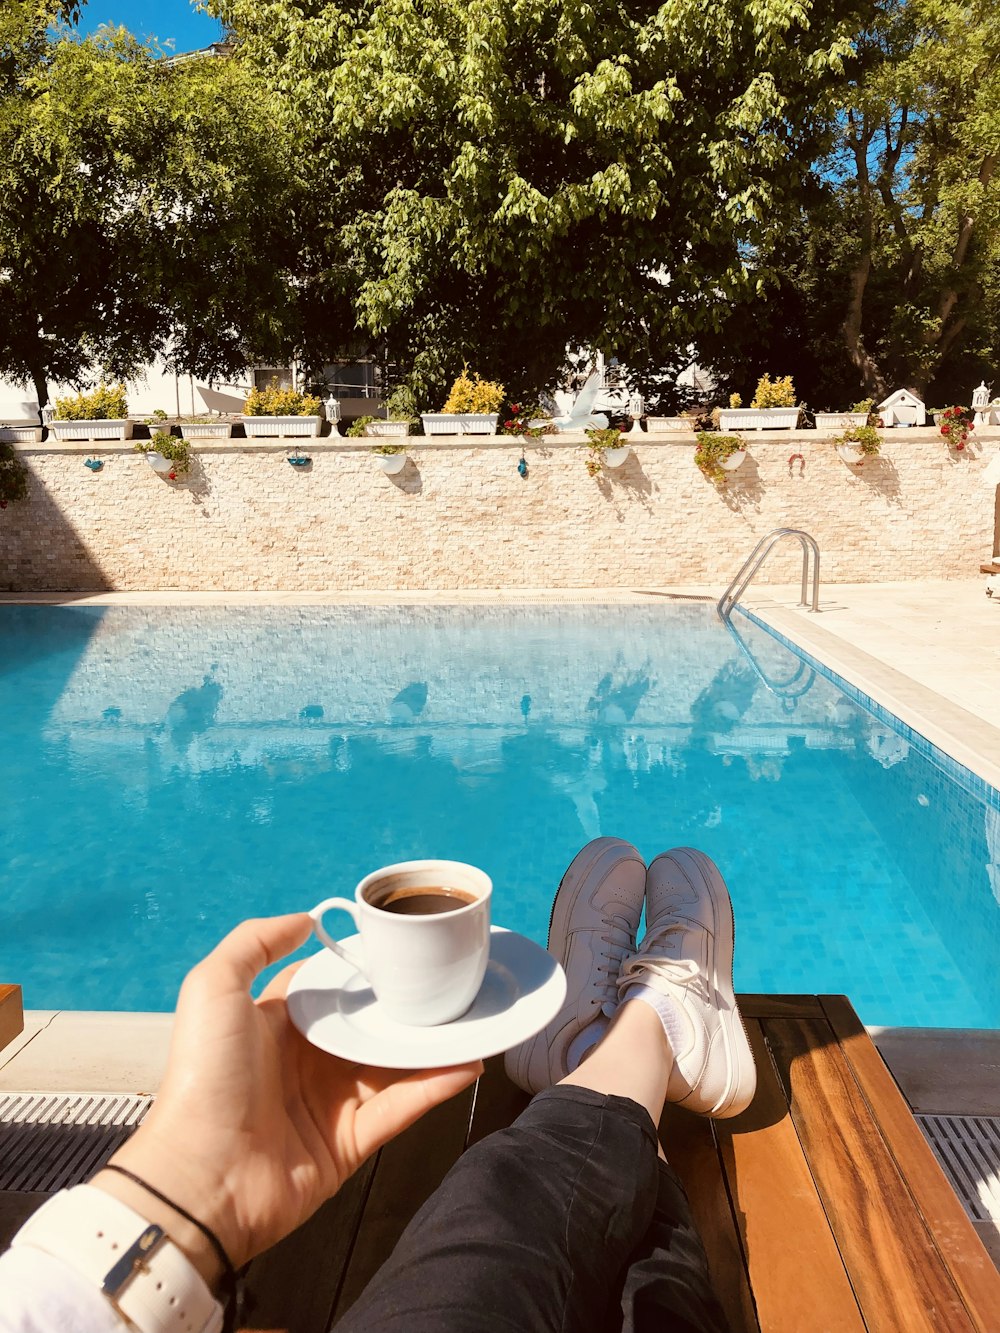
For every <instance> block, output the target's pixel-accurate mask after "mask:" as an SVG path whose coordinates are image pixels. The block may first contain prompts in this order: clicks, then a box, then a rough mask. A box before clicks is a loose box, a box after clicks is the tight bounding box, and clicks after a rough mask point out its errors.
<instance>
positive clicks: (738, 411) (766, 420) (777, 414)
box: [719, 407, 799, 431]
mask: <svg viewBox="0 0 1000 1333" xmlns="http://www.w3.org/2000/svg"><path fill="white" fill-rule="evenodd" d="M798 419H799V409H798V408H797V407H724V408H722V409H721V411H720V412H719V429H720V430H723V431H726V430H794V429H795V426H796V423H797V422H798Z"/></svg>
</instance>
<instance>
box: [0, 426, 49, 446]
mask: <svg viewBox="0 0 1000 1333" xmlns="http://www.w3.org/2000/svg"><path fill="white" fill-rule="evenodd" d="M41 440H42V427H41V426H0V442H2V443H4V444H40V443H41Z"/></svg>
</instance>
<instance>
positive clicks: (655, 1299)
mask: <svg viewBox="0 0 1000 1333" xmlns="http://www.w3.org/2000/svg"><path fill="white" fill-rule="evenodd" d="M503 1329H511V1330H518V1333H535V1331H536V1330H537V1331H538V1333H541V1331H542V1330H548V1331H550V1333H551V1330H557V1329H558V1330H567V1331H568V1330H572V1333H577V1331H578V1330H579V1331H580V1333H582V1331H583V1330H594V1333H608V1330H611V1329H624V1330H626V1333H633V1331H634V1333H640V1331H642V1330H650V1333H653V1331H654V1330H655V1333H725V1329H726V1323H725V1320H724V1319H723V1316H722V1312H721V1310H720V1308H719V1305H718V1302H717V1301H716V1299H715V1296H714V1294H713V1293H712V1290H711V1287H710V1285H709V1280H708V1264H707V1261H706V1258H705V1251H704V1249H703V1248H702V1244H701V1240H700V1239H699V1237H698V1234H697V1232H696V1231H695V1229H694V1224H693V1222H692V1220H691V1214H690V1211H689V1209H688V1203H687V1199H686V1198H685V1195H684V1191H683V1190H682V1188H681V1185H680V1182H679V1181H678V1179H677V1177H676V1175H675V1174H674V1172H673V1171H672V1170H671V1169H670V1168H669V1167H667V1166H665V1165H664V1164H663V1163H662V1162H661V1161H659V1160H658V1158H657V1155H656V1133H655V1129H654V1126H653V1124H652V1121H651V1120H650V1118H649V1116H648V1115H647V1113H646V1111H645V1110H644V1109H643V1108H642V1107H641V1106H638V1105H637V1104H636V1103H635V1102H633V1101H629V1100H628V1099H627V1098H624V1097H605V1096H602V1095H601V1094H599V1093H596V1092H590V1091H589V1090H588V1089H586V1088H562V1087H558V1088H550V1089H549V1090H548V1091H547V1092H542V1093H540V1094H539V1095H538V1096H537V1097H536V1098H535V1099H534V1101H533V1102H532V1103H531V1105H530V1106H529V1107H528V1109H527V1110H526V1111H525V1112H524V1114H523V1115H522V1116H520V1117H519V1118H518V1119H517V1120H516V1121H515V1123H514V1124H513V1125H512V1126H511V1127H510V1128H509V1129H503V1130H500V1131H499V1132H498V1133H496V1134H491V1135H490V1136H489V1138H486V1139H483V1140H482V1142H480V1143H477V1144H476V1145H475V1146H474V1147H472V1148H470V1149H469V1151H468V1152H467V1153H465V1154H463V1156H462V1157H461V1158H460V1159H459V1160H458V1162H456V1164H455V1165H454V1166H453V1167H452V1169H451V1171H450V1172H449V1173H448V1175H447V1176H446V1177H445V1179H444V1180H443V1181H442V1182H441V1185H440V1187H439V1188H438V1189H437V1190H436V1191H435V1192H434V1194H433V1195H431V1197H430V1198H429V1199H428V1200H427V1202H426V1203H425V1204H424V1206H423V1208H421V1210H420V1211H419V1212H418V1213H417V1215H416V1217H414V1219H413V1221H412V1222H411V1223H410V1225H409V1226H408V1227H407V1229H406V1231H405V1232H404V1233H403V1235H402V1236H401V1237H400V1240H399V1243H398V1244H397V1246H396V1248H395V1249H394V1250H393V1252H392V1254H391V1255H390V1256H389V1258H388V1259H387V1260H386V1262H385V1263H384V1264H383V1266H382V1268H381V1269H380V1270H379V1271H378V1273H377V1274H376V1275H375V1277H374V1278H373V1279H372V1281H371V1282H370V1283H369V1284H368V1286H367V1287H366V1289H365V1290H364V1291H363V1292H362V1294H361V1296H360V1298H359V1299H358V1301H357V1302H356V1303H355V1304H354V1306H352V1308H351V1309H350V1310H349V1311H348V1313H347V1315H346V1316H345V1317H344V1319H342V1320H341V1321H340V1322H339V1323H338V1324H337V1325H336V1333H355V1331H356V1333H383V1330H399V1333H452V1330H454V1333H477V1330H483V1333H496V1330H503Z"/></svg>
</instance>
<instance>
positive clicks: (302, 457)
mask: <svg viewBox="0 0 1000 1333" xmlns="http://www.w3.org/2000/svg"><path fill="white" fill-rule="evenodd" d="M286 457H287V458H288V461H289V463H291V465H292V467H295V468H299V467H308V466H309V464H310V463H311V462H312V459H311V458H310V456H309V455H308V454H300V453H298V452H296V453H294V454H288V455H286Z"/></svg>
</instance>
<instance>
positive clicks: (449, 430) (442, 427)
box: [420, 412, 462, 435]
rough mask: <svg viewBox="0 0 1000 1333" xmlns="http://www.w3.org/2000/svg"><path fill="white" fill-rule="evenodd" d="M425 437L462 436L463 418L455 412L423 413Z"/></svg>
mask: <svg viewBox="0 0 1000 1333" xmlns="http://www.w3.org/2000/svg"><path fill="white" fill-rule="evenodd" d="M420 420H421V421H422V422H423V423H424V434H425V435H461V434H462V418H461V417H460V416H456V414H455V413H454V412H421V413H420Z"/></svg>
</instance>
